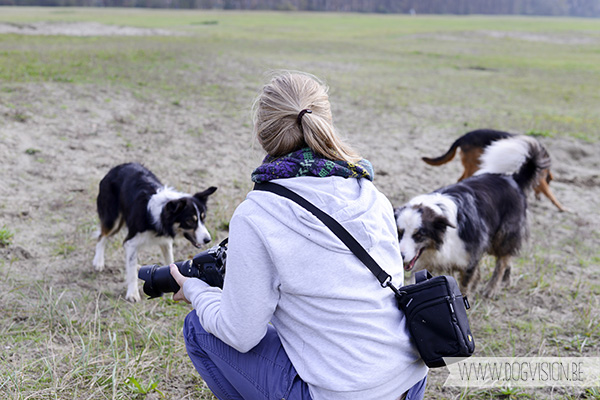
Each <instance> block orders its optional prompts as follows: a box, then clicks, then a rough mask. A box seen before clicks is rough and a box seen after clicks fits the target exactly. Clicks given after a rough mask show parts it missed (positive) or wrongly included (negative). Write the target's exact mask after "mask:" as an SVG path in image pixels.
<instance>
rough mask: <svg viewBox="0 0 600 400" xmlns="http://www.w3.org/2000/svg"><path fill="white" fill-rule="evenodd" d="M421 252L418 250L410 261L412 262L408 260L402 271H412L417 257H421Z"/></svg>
mask: <svg viewBox="0 0 600 400" xmlns="http://www.w3.org/2000/svg"><path fill="white" fill-rule="evenodd" d="M421 252H422V250H419V251H418V252H417V254H416V255H415V256H414V257H413V259H412V260H410V262H409V263H408V265H405V266H404V269H405V270H406V271H410V270H411V269H413V268H414V266H415V263H416V262H417V259H418V258H419V256H420V255H421Z"/></svg>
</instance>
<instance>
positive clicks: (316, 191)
mask: <svg viewBox="0 0 600 400" xmlns="http://www.w3.org/2000/svg"><path fill="white" fill-rule="evenodd" d="M272 182H273V183H277V184H280V185H281V186H285V187H286V188H288V189H290V190H292V191H294V192H296V193H297V194H299V195H300V196H302V197H304V198H305V199H307V200H308V201H310V202H311V203H313V204H314V205H315V206H317V207H318V208H320V209H321V210H323V211H324V212H326V213H327V214H329V215H330V216H331V217H333V218H334V219H336V220H337V221H338V222H339V223H340V224H341V225H342V226H343V227H344V228H346V230H348V232H350V233H351V234H352V236H354V238H355V239H356V240H357V241H358V242H359V243H360V244H361V245H362V246H363V247H364V248H365V249H367V250H368V249H369V248H371V247H373V246H374V245H376V244H377V242H378V238H380V237H386V234H387V233H386V232H389V229H392V231H393V230H394V229H395V227H385V226H381V217H380V216H381V213H382V210H381V207H382V206H381V205H382V204H385V205H388V206H389V210H388V211H389V212H390V213H392V214H393V209H392V205H391V204H390V203H389V201H388V200H387V199H386V198H385V196H383V194H381V193H380V192H379V191H378V190H376V189H375V187H374V186H373V183H372V182H371V181H369V180H367V179H356V178H343V177H335V176H334V177H328V178H317V177H297V178H286V179H276V180H273V181H272ZM382 197H383V198H384V199H385V202H382V201H381V198H382ZM247 199H248V200H249V201H252V202H255V203H256V204H257V205H258V206H259V207H260V208H262V209H263V210H264V211H265V212H266V213H268V214H269V215H271V216H272V217H273V218H275V219H276V220H278V221H279V222H280V223H281V224H283V225H285V226H287V227H288V228H290V229H291V230H293V231H295V232H297V233H298V234H300V235H301V236H303V237H305V238H306V239H307V240H309V241H311V242H314V243H316V244H318V245H319V246H322V247H324V248H326V249H329V250H333V251H338V252H349V251H350V250H349V249H348V247H347V246H346V245H345V244H344V243H343V242H342V241H341V240H340V239H338V237H337V236H335V234H334V233H333V232H331V230H330V229H329V228H328V227H327V226H325V225H324V224H323V223H322V222H321V221H320V220H319V219H318V218H317V217H315V216H314V215H313V214H312V213H310V212H309V211H308V210H306V209H305V208H304V207H302V206H300V205H298V204H297V203H295V202H294V201H292V200H290V199H288V198H285V197H282V196H279V195H277V194H275V193H271V192H264V191H252V192H250V193H249V194H248V196H247ZM378 222H379V223H378Z"/></svg>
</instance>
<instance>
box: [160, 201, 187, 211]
mask: <svg viewBox="0 0 600 400" xmlns="http://www.w3.org/2000/svg"><path fill="white" fill-rule="evenodd" d="M184 208H185V200H183V199H177V200H171V201H169V202H168V203H167V204H166V205H165V210H166V211H167V213H168V214H169V215H177V214H179V213H181V212H182V211H183V209H184Z"/></svg>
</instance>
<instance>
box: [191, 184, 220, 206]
mask: <svg viewBox="0 0 600 400" xmlns="http://www.w3.org/2000/svg"><path fill="white" fill-rule="evenodd" d="M216 191H217V188H216V187H215V186H211V187H209V188H208V189H206V190H205V191H203V192H198V193H196V194H195V195H194V197H195V198H197V199H198V200H200V201H201V202H206V199H208V196H210V195H211V194H213V193H214V192H216Z"/></svg>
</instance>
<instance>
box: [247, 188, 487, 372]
mask: <svg viewBox="0 0 600 400" xmlns="http://www.w3.org/2000/svg"><path fill="white" fill-rule="evenodd" d="M254 189H255V190H262V191H267V192H272V193H275V194H277V195H280V196H283V197H286V198H288V199H290V200H292V201H294V202H296V203H298V204H299V205H300V206H302V207H304V208H305V209H307V210H308V211H310V212H311V213H312V214H313V215H315V216H316V217H317V218H318V219H319V220H321V222H323V223H324V224H325V226H327V227H328V228H329V229H331V231H332V232H333V233H334V234H335V235H336V236H337V237H338V238H339V239H340V240H341V241H342V242H343V243H344V244H345V245H346V246H348V248H349V249H350V250H351V251H352V252H353V253H354V254H355V255H356V257H358V259H359V260H361V261H362V262H363V263H364V264H365V265H366V267H367V268H368V269H369V270H370V271H371V272H372V273H373V275H375V277H376V278H377V280H378V281H379V283H380V284H381V286H382V287H384V288H385V287H389V288H390V289H391V290H392V291H393V292H394V294H395V296H396V300H397V302H398V308H399V309H400V310H402V311H403V312H404V314H405V316H406V326H407V328H408V330H409V332H410V334H411V336H412V338H413V340H414V342H415V345H416V347H417V350H418V351H419V354H420V355H421V358H422V359H423V361H424V362H425V364H427V366H428V367H429V368H436V367H443V366H444V365H446V362H449V360H444V358H452V359H453V360H452V361H453V362H456V361H458V360H459V359H464V358H466V357H469V356H471V355H472V354H473V352H474V351H475V342H474V339H473V335H472V333H471V328H470V326H469V319H468V317H467V312H466V310H467V309H469V308H470V307H469V302H468V301H467V299H466V297H463V296H462V294H461V292H460V290H459V288H458V284H457V283H456V280H455V279H454V278H453V277H452V276H436V277H432V276H431V274H429V272H427V271H426V270H421V271H417V272H416V273H415V283H414V284H412V285H406V286H402V287H400V288H396V287H395V286H394V285H393V284H392V277H391V276H390V275H389V274H388V273H387V272H385V271H384V270H383V269H382V268H381V267H380V266H379V264H377V262H376V261H375V260H374V259H373V257H371V256H370V255H369V253H368V252H367V251H366V250H365V248H364V247H362V246H361V245H360V243H358V241H357V240H356V239H355V238H354V237H353V236H352V235H351V234H350V233H349V232H348V231H347V230H346V229H345V228H344V227H343V226H342V225H340V223H339V222H337V221H336V220H335V219H334V218H332V217H331V216H330V215H329V214H327V213H325V212H324V211H322V210H321V209H319V208H318V207H316V206H315V205H314V204H312V203H311V202H309V201H308V200H306V199H305V198H304V197H302V196H300V195H299V194H297V193H295V192H293V191H292V190H289V189H288V188H286V187H284V186H281V185H278V184H276V183H272V182H264V183H257V184H255V186H254Z"/></svg>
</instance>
